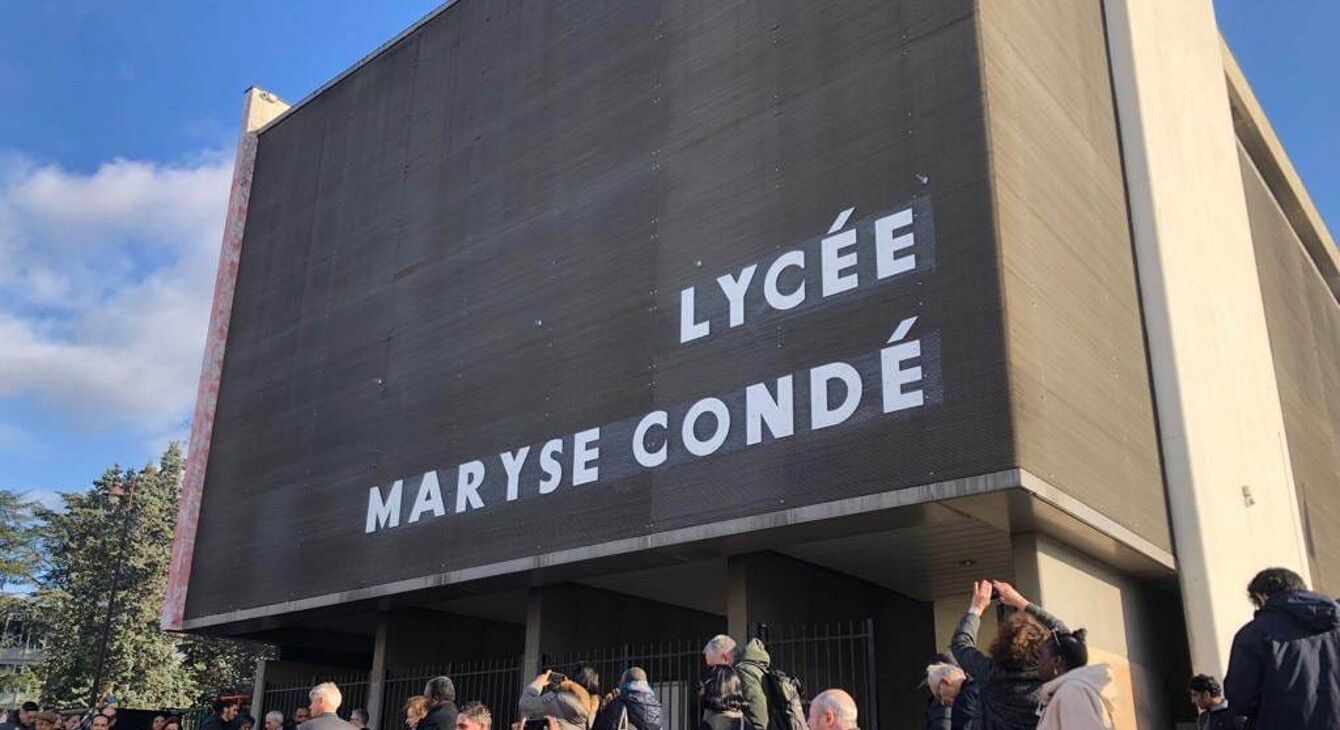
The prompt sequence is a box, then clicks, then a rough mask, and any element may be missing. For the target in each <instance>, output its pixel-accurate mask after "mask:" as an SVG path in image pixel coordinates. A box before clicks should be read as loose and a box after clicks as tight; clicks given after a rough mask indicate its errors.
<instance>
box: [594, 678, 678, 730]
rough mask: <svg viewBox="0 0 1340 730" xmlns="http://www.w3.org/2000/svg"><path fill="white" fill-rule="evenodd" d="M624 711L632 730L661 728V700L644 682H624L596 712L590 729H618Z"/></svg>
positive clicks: (658, 729)
mask: <svg viewBox="0 0 1340 730" xmlns="http://www.w3.org/2000/svg"><path fill="white" fill-rule="evenodd" d="M624 712H627V713H628V725H629V726H630V727H631V728H632V730H661V701H660V700H658V699H656V693H655V692H652V691H651V687H650V686H649V685H648V684H647V683H646V682H626V683H624V684H623V685H622V686H620V687H619V694H618V696H616V697H615V698H614V699H612V700H610V701H609V702H607V703H605V707H604V708H602V709H601V710H600V712H599V713H597V714H596V719H595V722H594V723H593V724H592V726H591V727H592V730H619V725H620V724H622V722H623V714H624Z"/></svg>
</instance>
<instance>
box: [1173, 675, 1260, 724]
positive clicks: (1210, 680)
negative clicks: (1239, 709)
mask: <svg viewBox="0 0 1340 730" xmlns="http://www.w3.org/2000/svg"><path fill="white" fill-rule="evenodd" d="M1187 689H1189V690H1190V692H1191V704H1193V705H1195V706H1196V710H1197V711H1199V712H1200V715H1199V716H1198V717H1197V718H1196V730H1243V728H1245V727H1247V718H1245V717H1242V716H1241V715H1238V714H1235V713H1234V712H1233V711H1232V710H1230V709H1229V708H1228V700H1226V699H1224V690H1223V688H1222V687H1220V686H1219V680H1217V679H1215V678H1214V677H1211V676H1210V675H1208V674H1197V675H1196V676H1194V677H1192V678H1191V682H1190V684H1189V685H1188V687H1187Z"/></svg>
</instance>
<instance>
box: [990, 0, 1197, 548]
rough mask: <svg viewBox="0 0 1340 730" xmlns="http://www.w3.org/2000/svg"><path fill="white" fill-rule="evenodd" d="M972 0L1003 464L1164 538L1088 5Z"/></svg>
mask: <svg viewBox="0 0 1340 730" xmlns="http://www.w3.org/2000/svg"><path fill="white" fill-rule="evenodd" d="M980 7H981V28H982V46H983V56H984V69H985V79H986V95H987V106H988V109H989V115H990V116H989V121H988V124H989V130H990V133H989V134H990V140H991V159H992V166H993V181H994V185H995V188H994V194H995V198H996V201H997V206H998V218H999V241H1000V247H1001V262H1002V268H1001V277H1002V281H1003V289H1004V295H1005V320H1006V321H1005V328H1006V341H1007V345H1006V347H1007V351H1008V353H1009V368H1010V390H1011V405H1012V408H1013V410H1014V414H1015V429H1016V437H1017V443H1018V447H1017V448H1018V457H1019V465H1020V466H1021V467H1023V468H1025V469H1027V470H1029V471H1031V472H1033V473H1034V474H1036V475H1038V476H1039V477H1041V478H1043V479H1045V480H1047V481H1048V482H1050V483H1052V484H1053V485H1055V486H1056V487H1059V488H1060V489H1062V490H1064V491H1066V492H1068V493H1070V494H1071V495H1072V496H1074V497H1076V498H1078V499H1079V500H1080V501H1082V502H1084V503H1086V504H1088V505H1089V506H1091V507H1093V508H1095V509H1097V510H1098V511H1099V512H1101V513H1103V514H1104V515H1107V516H1108V517H1110V518H1112V519H1113V520H1115V521H1117V522H1118V523H1120V524H1122V525H1123V526H1125V527H1127V528H1129V529H1131V530H1132V531H1134V532H1135V533H1136V534H1138V535H1140V536H1141V537H1143V538H1145V539H1146V540H1149V541H1150V542H1152V543H1153V544H1155V545H1157V546H1159V547H1161V548H1163V549H1165V550H1170V549H1171V536H1170V530H1169V525H1168V517H1167V509H1166V506H1165V501H1164V490H1163V478H1162V470H1161V466H1160V463H1159V451H1158V439H1157V435H1156V430H1155V415H1154V407H1153V403H1152V394H1151V389H1150V379H1149V372H1148V367H1147V363H1146V355H1145V343H1144V330H1143V323H1142V321H1141V314H1140V299H1139V291H1138V289H1137V284H1136V272H1135V261H1134V256H1133V252H1132V248H1131V237H1130V229H1129V225H1128V218H1127V208H1126V198H1125V181H1124V178H1123V173H1122V166H1121V153H1120V149H1119V146H1118V138H1117V124H1116V119H1115V116H1114V115H1115V112H1114V106H1113V97H1112V87H1111V82H1110V77H1109V71H1108V62H1107V55H1106V47H1107V46H1106V39H1105V36H1104V25H1103V11H1102V5H1101V3H1097V2H1072V1H1071V0H1042V1H1040V2H1029V3H1012V2H983V3H981V4H980Z"/></svg>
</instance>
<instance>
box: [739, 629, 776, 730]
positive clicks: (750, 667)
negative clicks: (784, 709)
mask: <svg viewBox="0 0 1340 730" xmlns="http://www.w3.org/2000/svg"><path fill="white" fill-rule="evenodd" d="M771 667H772V657H771V656H770V655H769V654H768V650H767V649H766V648H765V647H764V646H763V642H762V641H760V640H759V639H750V640H749V643H748V644H746V645H745V647H744V651H743V652H742V653H741V654H740V659H739V660H738V661H736V662H735V671H736V672H738V673H739V674H740V692H741V693H742V694H743V695H744V702H745V707H744V719H746V720H748V721H749V724H750V725H752V726H753V727H754V730H768V695H767V693H766V692H764V691H763V675H765V674H767V673H768V669H770V668H771Z"/></svg>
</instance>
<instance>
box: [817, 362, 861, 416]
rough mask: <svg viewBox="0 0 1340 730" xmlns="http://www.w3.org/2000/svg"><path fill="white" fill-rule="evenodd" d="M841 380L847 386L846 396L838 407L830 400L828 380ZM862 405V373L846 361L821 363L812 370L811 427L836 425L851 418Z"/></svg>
mask: <svg viewBox="0 0 1340 730" xmlns="http://www.w3.org/2000/svg"><path fill="white" fill-rule="evenodd" d="M830 380H841V381H842V382H843V383H844V384H845V385H846V386H847V394H846V397H845V398H844V399H843V400H842V402H841V403H839V404H838V405H837V406H836V407H832V406H831V405H830V404H829V402H828V382H829V381H830ZM859 405H861V374H860V373H858V372H856V368H854V367H852V366H850V365H848V364H847V363H845V362H834V363H829V364H827V365H820V366H819V367H817V368H814V369H813V370H811V371H810V429H811V430H814V431H818V430H819V429H821V428H828V427H829V426H836V425H838V424H839V423H842V422H843V421H845V420H847V419H848V418H851V414H853V413H855V412H856V407H857V406H859Z"/></svg>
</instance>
